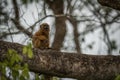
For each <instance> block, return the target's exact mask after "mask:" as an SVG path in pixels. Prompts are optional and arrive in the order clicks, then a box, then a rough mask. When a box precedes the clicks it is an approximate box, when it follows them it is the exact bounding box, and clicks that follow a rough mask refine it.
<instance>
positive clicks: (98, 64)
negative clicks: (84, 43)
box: [0, 41, 120, 80]
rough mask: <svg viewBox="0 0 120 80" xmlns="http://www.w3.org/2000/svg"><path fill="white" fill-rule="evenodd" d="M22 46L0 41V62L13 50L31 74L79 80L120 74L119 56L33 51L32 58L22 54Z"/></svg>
mask: <svg viewBox="0 0 120 80" xmlns="http://www.w3.org/2000/svg"><path fill="white" fill-rule="evenodd" d="M22 48H23V45H20V44H17V43H10V42H5V41H0V61H2V60H3V59H5V53H6V52H7V51H8V49H14V50H16V51H17V52H18V54H20V55H21V56H22V57H23V61H24V62H26V63H28V65H29V69H30V70H31V71H33V72H38V73H43V74H46V75H51V76H58V77H69V78H76V79H81V80H114V79H115V77H116V76H117V75H118V74H120V56H110V55H109V56H105V55H104V56H103V55H99V56H97V55H85V54H75V53H65V52H58V51H53V50H39V49H35V48H34V49H33V53H34V58H33V59H29V58H28V57H26V56H25V55H23V54H22Z"/></svg>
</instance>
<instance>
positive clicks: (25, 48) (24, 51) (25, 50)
mask: <svg viewBox="0 0 120 80" xmlns="http://www.w3.org/2000/svg"><path fill="white" fill-rule="evenodd" d="M26 53H27V47H26V46H25V47H23V54H26Z"/></svg>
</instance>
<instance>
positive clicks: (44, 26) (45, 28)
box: [40, 23, 50, 33]
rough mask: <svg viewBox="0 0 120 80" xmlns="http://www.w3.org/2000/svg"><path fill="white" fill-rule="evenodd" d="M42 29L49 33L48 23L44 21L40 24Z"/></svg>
mask: <svg viewBox="0 0 120 80" xmlns="http://www.w3.org/2000/svg"><path fill="white" fill-rule="evenodd" d="M40 29H41V30H42V32H44V33H49V30H50V29H49V25H48V24H47V23H43V24H41V25H40Z"/></svg>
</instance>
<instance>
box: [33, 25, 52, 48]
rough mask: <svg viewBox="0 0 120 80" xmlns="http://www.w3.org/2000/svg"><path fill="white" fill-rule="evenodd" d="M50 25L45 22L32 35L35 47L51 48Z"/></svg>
mask: <svg viewBox="0 0 120 80" xmlns="http://www.w3.org/2000/svg"><path fill="white" fill-rule="evenodd" d="M49 31H50V28H49V25H48V24H47V23H43V24H41V25H40V29H39V30H38V31H37V32H35V34H34V35H33V37H32V43H33V47H34V48H39V49H48V48H49Z"/></svg>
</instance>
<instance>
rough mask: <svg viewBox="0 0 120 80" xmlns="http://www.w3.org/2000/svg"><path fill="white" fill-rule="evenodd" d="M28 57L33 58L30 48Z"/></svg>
mask: <svg viewBox="0 0 120 80" xmlns="http://www.w3.org/2000/svg"><path fill="white" fill-rule="evenodd" d="M28 57H29V58H33V52H32V49H28Z"/></svg>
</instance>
